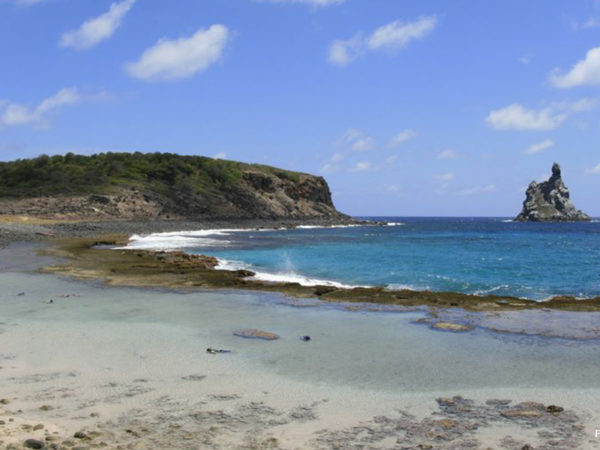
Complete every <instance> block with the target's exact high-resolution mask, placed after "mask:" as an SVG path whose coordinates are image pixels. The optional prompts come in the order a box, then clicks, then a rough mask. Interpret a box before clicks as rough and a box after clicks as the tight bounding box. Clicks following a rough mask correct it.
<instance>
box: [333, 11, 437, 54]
mask: <svg viewBox="0 0 600 450" xmlns="http://www.w3.org/2000/svg"><path fill="white" fill-rule="evenodd" d="M437 22H438V19H437V17H436V16H426V17H420V18H419V19H417V20H415V21H414V22H404V21H400V20H396V21H394V22H391V23H389V24H387V25H383V26H381V27H379V28H377V29H376V30H375V31H373V32H372V33H371V34H370V35H368V36H364V35H363V34H362V33H358V34H356V35H354V36H353V37H352V38H350V39H347V40H335V41H333V42H332V43H331V44H330V46H329V55H328V61H329V62H330V63H331V64H334V65H337V66H346V65H348V64H350V63H351V62H352V61H354V60H356V59H357V58H358V57H359V56H361V55H363V54H364V53H366V52H369V51H377V50H388V51H391V52H393V53H395V52H398V51H400V50H402V49H403V48H405V47H406V46H408V45H409V44H410V43H411V42H412V41H415V40H419V39H424V38H425V37H427V36H428V35H429V34H431V32H432V31H433V30H434V29H435V27H436V25H437Z"/></svg>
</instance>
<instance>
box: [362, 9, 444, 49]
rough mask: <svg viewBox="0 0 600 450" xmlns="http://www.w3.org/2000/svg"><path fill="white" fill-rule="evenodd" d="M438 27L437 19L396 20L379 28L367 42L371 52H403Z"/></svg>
mask: <svg viewBox="0 0 600 450" xmlns="http://www.w3.org/2000/svg"><path fill="white" fill-rule="evenodd" d="M436 25H437V17H435V16H428V17H420V18H419V19H418V20H416V21H415V22H402V21H400V20H396V21H394V22H392V23H389V24H387V25H384V26H382V27H379V28H377V29H376V30H375V31H374V32H373V34H372V35H371V37H370V38H369V39H368V41H367V46H368V48H369V49H371V50H378V49H390V50H401V49H403V48H404V47H406V46H407V45H408V44H410V42H411V41H414V40H418V39H423V38H424V37H426V36H428V35H429V34H431V32H432V31H433V29H434V28H435V26H436Z"/></svg>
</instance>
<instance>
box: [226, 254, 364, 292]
mask: <svg viewBox="0 0 600 450" xmlns="http://www.w3.org/2000/svg"><path fill="white" fill-rule="evenodd" d="M218 261H219V264H218V265H217V266H216V267H215V269H217V270H251V271H253V272H254V276H252V277H248V279H249V280H259V281H267V282H274V283H298V284H299V285H301V286H332V287H337V288H349V289H351V288H354V287H368V286H358V285H350V284H344V283H339V282H337V281H332V280H320V279H317V278H308V277H305V276H303V275H300V274H297V273H295V272H293V271H288V272H280V273H268V272H259V271H256V270H255V269H254V268H253V267H252V266H250V265H248V264H244V263H243V262H242V261H231V260H226V259H219V260H218Z"/></svg>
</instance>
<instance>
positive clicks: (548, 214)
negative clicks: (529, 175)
mask: <svg viewBox="0 0 600 450" xmlns="http://www.w3.org/2000/svg"><path fill="white" fill-rule="evenodd" d="M525 195H526V198H525V201H524V202H523V209H522V210H521V213H520V214H519V215H518V216H517V217H516V219H515V220H516V221H520V222H527V221H529V222H575V221H589V220H590V217H589V216H588V215H587V214H585V213H583V212H582V211H580V210H578V209H577V208H575V206H574V205H573V204H572V203H571V200H570V199H569V189H567V187H566V186H565V184H564V183H563V180H562V176H561V172H560V166H559V165H558V164H557V163H554V165H553V166H552V176H551V177H550V179H548V180H547V181H544V182H543V183H536V182H535V181H532V182H531V184H530V185H529V187H528V188H527V192H526V194H525Z"/></svg>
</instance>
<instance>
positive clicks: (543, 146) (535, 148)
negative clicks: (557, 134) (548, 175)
mask: <svg viewBox="0 0 600 450" xmlns="http://www.w3.org/2000/svg"><path fill="white" fill-rule="evenodd" d="M553 145H554V141H553V140H552V139H546V140H544V141H542V142H538V143H537V144H533V145H531V146H529V147H528V148H527V150H525V153H527V154H529V155H533V154H535V153H540V152H543V151H544V150H547V149H549V148H550V147H552V146H553Z"/></svg>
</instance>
